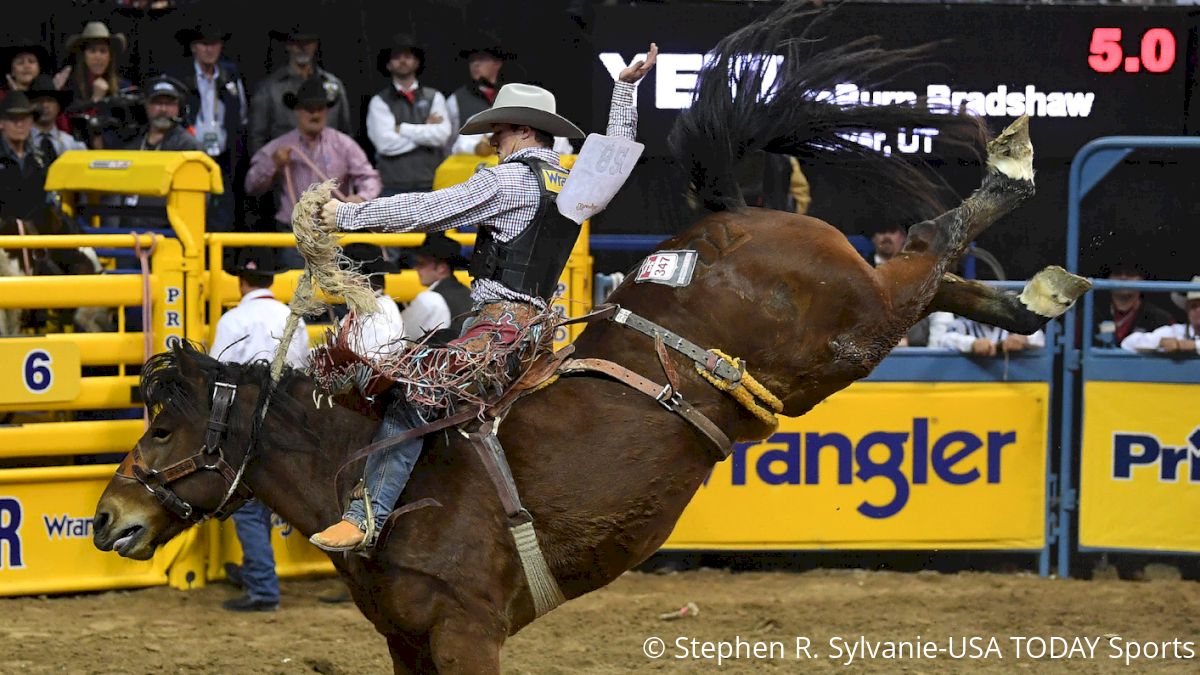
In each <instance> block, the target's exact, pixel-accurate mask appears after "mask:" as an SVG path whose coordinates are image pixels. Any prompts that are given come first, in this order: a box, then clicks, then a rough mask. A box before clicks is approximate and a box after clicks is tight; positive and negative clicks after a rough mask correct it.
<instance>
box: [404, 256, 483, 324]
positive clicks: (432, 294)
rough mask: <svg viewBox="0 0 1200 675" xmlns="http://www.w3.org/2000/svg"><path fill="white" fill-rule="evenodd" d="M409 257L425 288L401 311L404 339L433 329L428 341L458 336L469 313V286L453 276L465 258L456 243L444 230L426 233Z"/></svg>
mask: <svg viewBox="0 0 1200 675" xmlns="http://www.w3.org/2000/svg"><path fill="white" fill-rule="evenodd" d="M408 257H409V261H410V263H411V265H412V268H413V269H414V270H416V272H417V279H418V280H419V281H420V282H421V285H422V286H425V287H426V288H425V290H423V291H421V292H420V293H418V294H417V297H415V298H413V301H412V302H410V303H408V306H407V307H405V308H404V311H403V312H402V313H401V315H402V317H403V319H404V339H406V340H411V341H414V342H415V341H417V340H420V339H422V338H423V337H424V336H425V335H426V334H427V333H430V332H433V333H434V334H433V336H432V337H430V338H429V342H428V343H427V344H429V345H430V346H434V347H440V346H444V345H445V344H446V343H447V342H449V341H451V340H453V339H454V338H456V337H458V336H459V334H460V333H461V332H462V325H463V321H465V320H466V318H467V316H468V315H469V314H470V312H471V304H472V303H471V289H469V288H467V287H466V286H464V285H463V284H462V283H461V282H460V281H459V280H458V278H457V277H455V276H454V270H456V269H466V267H467V259H466V258H464V257H463V256H462V247H461V246H460V245H459V243H458V242H456V241H454V240H453V239H451V238H449V237H447V236H446V235H445V233H443V232H436V233H434V234H429V235H426V236H425V243H424V244H422V245H421V246H420V248H416V249H413V250H412V251H411V252H410V253H409V254H408Z"/></svg>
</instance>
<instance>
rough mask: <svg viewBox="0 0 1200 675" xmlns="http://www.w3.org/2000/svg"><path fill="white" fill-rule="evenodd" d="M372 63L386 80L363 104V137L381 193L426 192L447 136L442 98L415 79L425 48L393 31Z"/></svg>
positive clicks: (429, 188)
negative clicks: (372, 154)
mask: <svg viewBox="0 0 1200 675" xmlns="http://www.w3.org/2000/svg"><path fill="white" fill-rule="evenodd" d="M378 65H379V70H380V71H381V72H382V73H383V74H385V75H388V76H389V78H390V80H391V81H390V82H389V83H388V85H387V86H386V87H384V88H383V89H382V90H381V91H380V92H379V93H378V94H375V95H374V96H372V97H371V103H370V104H369V105H368V106H367V137H368V138H370V139H371V143H372V144H373V145H374V146H375V163H376V166H377V167H378V168H379V177H380V179H381V180H382V181H383V193H382V194H383V196H385V197H387V196H390V195H394V194H399V193H401V192H428V191H429V190H432V189H433V174H434V172H435V171H437V167H438V165H439V164H441V162H442V157H443V155H444V153H443V147H444V146H445V145H446V141H448V140H449V139H450V121H449V113H448V112H447V110H446V99H445V97H444V96H442V92H440V91H438V90H436V89H434V88H432V87H426V86H422V85H421V84H420V83H418V82H417V76H418V75H420V74H421V72H422V71H423V70H424V69H425V50H424V49H422V48H421V47H419V46H417V44H416V41H415V40H413V39H412V38H411V37H409V36H407V35H403V34H400V35H395V36H393V37H392V44H391V46H390V47H388V48H386V49H383V50H380V52H379V58H378Z"/></svg>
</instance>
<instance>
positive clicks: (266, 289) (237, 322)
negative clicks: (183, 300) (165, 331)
mask: <svg viewBox="0 0 1200 675" xmlns="http://www.w3.org/2000/svg"><path fill="white" fill-rule="evenodd" d="M277 270H278V268H277V266H276V264H275V255H274V251H273V250H272V249H270V248H258V247H246V248H243V249H239V250H238V256H237V262H236V264H235V265H234V271H235V273H236V274H237V276H238V289H239V290H240V291H241V293H242V301H241V302H240V303H238V306H237V307H234V308H233V309H231V310H229V311H228V312H226V313H225V315H224V316H222V317H221V320H220V321H218V322H217V334H216V337H214V338H213V343H212V347H211V348H210V349H209V354H210V355H212V356H213V357H214V358H216V359H218V360H220V361H225V362H233V363H249V362H251V361H256V360H259V359H263V360H268V361H269V360H270V359H271V358H273V357H274V356H275V349H276V347H277V346H278V345H279V340H280V338H281V337H282V336H283V330H284V325H285V324H286V323H287V318H288V314H289V312H290V310H289V309H288V306H287V305H285V304H283V303H282V302H279V301H278V300H276V299H275V296H274V295H272V294H271V284H272V283H273V282H274V280H275V272H276V271H277ZM285 358H286V362H287V364H288V365H289V366H291V367H293V368H303V367H304V366H305V365H306V364H307V362H308V333H307V332H306V330H305V326H304V322H303V321H301V322H300V324H299V325H298V326H297V327H296V332H295V333H294V334H293V335H292V341H291V343H290V344H289V345H288V350H287V356H286V357H285ZM233 524H234V526H235V527H236V528H237V535H238V540H239V541H240V542H241V544H242V565H241V568H240V569H239V568H238V567H237V566H235V565H232V564H227V565H226V573H227V575H228V576H230V577H232V578H240V581H241V584H242V586H243V587H244V588H245V591H246V594H245V595H244V596H242V597H240V598H234V599H231V600H226V601H225V602H224V603H223V604H222V606H223V607H224V608H225V609H228V610H231V611H235V612H273V611H275V610H276V609H278V608H279V577H278V576H277V575H276V574H275V552H274V550H272V548H271V511H270V510H269V509H268V508H267V507H265V506H263V504H262V502H260V501H258V500H257V499H252V500H250V501H249V502H247V503H246V504H245V505H244V506H242V508H240V509H238V510H237V511H235V512H234V513H233ZM231 568H232V569H231Z"/></svg>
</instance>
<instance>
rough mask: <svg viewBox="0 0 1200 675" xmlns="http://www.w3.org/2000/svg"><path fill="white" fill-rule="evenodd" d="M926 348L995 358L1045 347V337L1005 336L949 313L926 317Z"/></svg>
mask: <svg viewBox="0 0 1200 675" xmlns="http://www.w3.org/2000/svg"><path fill="white" fill-rule="evenodd" d="M929 346H930V347H932V348H934V349H952V350H954V351H957V352H962V353H963V354H973V355H975V356H995V355H996V354H1007V353H1011V352H1021V351H1026V350H1030V349H1041V348H1042V347H1045V346H1046V334H1045V333H1044V332H1042V331H1040V330H1039V331H1037V332H1036V333H1034V334H1032V335H1028V336H1026V335H1020V334H1017V333H1009V332H1008V331H1006V330H1004V329H1003V328H999V327H997V326H989V325H988V324H986V323H980V322H978V321H974V320H971V319H967V318H965V317H961V316H957V315H955V314H951V313H950V312H934V313H932V314H930V315H929Z"/></svg>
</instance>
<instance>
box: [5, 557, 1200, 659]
mask: <svg viewBox="0 0 1200 675" xmlns="http://www.w3.org/2000/svg"><path fill="white" fill-rule="evenodd" d="M336 584H337V582H335V581H333V580H331V579H319V580H307V581H285V582H284V584H283V608H282V609H281V610H280V611H279V612H277V613H274V614H248V615H247V614H234V613H230V612H226V611H224V610H222V609H221V607H220V603H221V601H222V600H224V599H226V598H229V597H233V596H234V590H233V589H232V588H231V587H229V586H226V585H223V584H219V585H213V586H209V587H208V588H205V589H203V590H199V591H193V592H187V593H185V592H179V591H173V590H169V589H166V588H155V589H147V590H141V591H127V592H113V593H102V594H91V595H81V596H74V597H58V598H54V597H52V598H18V599H4V600H0V616H2V617H3V621H0V650H2V651H3V654H2V655H0V672H4V673H164V672H171V673H304V672H321V673H378V672H391V666H390V661H389V660H388V657H387V650H386V648H385V646H384V643H383V640H382V639H381V638H380V637H378V635H377V634H375V632H374V630H373V629H372V627H371V626H370V624H368V623H367V621H366V620H365V619H364V618H363V617H362V616H361V615H360V614H359V613H358V611H357V610H356V609H354V607H353V606H352V605H328V604H324V603H321V602H318V601H317V600H316V596H317V595H319V594H322V593H325V592H329V591H331V590H333V589H335V588H336ZM688 602H694V603H696V605H697V606H698V607H699V608H700V613H699V615H697V616H696V617H695V618H689V619H683V620H678V621H671V622H666V621H661V620H660V619H659V618H658V615H659V614H660V613H663V612H666V611H669V610H672V609H675V608H678V607H680V606H682V605H685V604H686V603H688ZM1198 616H1200V583H1195V582H1187V581H1180V580H1178V578H1175V579H1157V580H1153V581H1148V582H1129V581H1117V580H1115V579H1113V580H1097V581H1075V580H1069V581H1061V580H1048V579H1040V578H1038V577H1036V576H1032V575H1027V574H989V573H957V574H940V573H935V572H919V573H896V572H868V571H860V570H846V571H841V570H838V571H830V570H817V571H810V572H805V573H788V572H749V573H730V572H727V571H717V570H707V569H702V570H698V571H692V572H683V573H675V574H669V575H654V574H642V573H629V574H626V575H625V576H623V577H622V578H621V579H619V580H617V582H616V583H614V584H612V585H611V586H609V587H608V588H605V589H603V590H601V591H599V592H597V593H592V594H591V595H588V596H586V597H584V598H582V599H580V600H576V601H574V602H571V603H569V604H567V605H566V606H564V607H562V608H559V609H558V610H556V611H555V612H553V613H552V614H551V615H550V616H548V617H546V618H544V619H542V620H540V621H538V622H537V623H535V624H534V625H533V626H531V627H529V628H527V629H525V630H524V631H523V632H521V633H520V634H519V635H517V636H516V637H514V638H512V639H510V640H509V642H508V645H507V647H506V650H505V653H504V671H505V672H506V673H523V674H524V673H530V674H533V673H536V674H538V675H541V674H545V673H550V674H554V673H562V674H567V673H621V672H630V671H636V672H647V671H650V672H751V671H758V670H767V671H775V672H783V671H785V670H786V671H797V670H801V669H803V670H806V671H812V672H839V671H845V672H863V671H864V670H865V671H866V672H879V673H895V672H922V673H930V672H933V673H945V672H978V671H984V672H1010V671H1022V672H1049V671H1053V672H1114V673H1115V672H1171V673H1184V672H1196V671H1197V663H1198V662H1200V658H1196V659H1192V660H1191V661H1186V660H1184V661H1176V660H1167V661H1163V660H1158V661H1153V662H1150V661H1141V662H1135V663H1134V664H1133V665H1132V666H1131V667H1129V668H1126V667H1124V666H1123V664H1122V662H1121V661H1119V660H1110V659H1108V658H1106V654H1107V651H1106V647H1105V645H1106V644H1107V639H1105V640H1102V642H1101V646H1100V647H1099V648H1098V649H1097V657H1098V658H1097V659H1095V660H1092V661H1083V660H1079V659H1075V660H1072V661H1053V662H1051V661H1048V660H1043V661H1036V660H1029V659H1024V660H1017V659H1016V658H1015V655H1014V653H1013V651H1014V649H1013V647H1012V645H1011V643H1010V642H1009V641H1008V638H1009V636H1043V637H1049V636H1068V637H1074V636H1105V635H1109V634H1116V635H1121V636H1123V637H1124V638H1127V639H1136V640H1139V641H1146V640H1160V641H1162V640H1166V641H1169V640H1172V639H1174V638H1180V639H1182V640H1192V641H1194V642H1200V619H1198V618H1197V617H1198ZM797 635H802V636H808V637H810V638H811V639H812V641H813V643H814V649H813V651H814V652H815V653H817V654H820V658H816V659H812V660H810V661H805V662H804V663H797V662H796V661H795V660H794V659H791V658H788V659H784V660H778V659H777V660H774V661H771V660H756V661H747V660H740V661H732V662H726V663H725V665H724V666H723V667H721V668H718V667H717V666H716V664H715V663H714V662H711V661H710V662H703V661H693V660H676V659H672V658H670V656H671V655H672V654H671V652H670V651H669V652H668V655H667V657H664V658H661V659H658V660H650V659H648V658H647V657H646V656H644V655H643V653H642V647H643V643H644V641H645V640H646V639H647V638H648V637H651V636H658V637H662V638H663V639H665V640H666V641H667V643H668V650H673V649H674V646H673V645H674V641H675V639H676V637H678V636H687V637H689V638H690V637H694V638H696V639H698V640H714V641H715V640H733V639H734V637H735V636H741V637H742V638H743V639H746V640H768V641H769V640H779V641H783V642H785V643H787V644H789V645H791V644H792V643H793V642H794V637H795V636H797ZM859 635H865V636H866V637H867V638H868V639H871V640H889V639H890V640H912V639H914V638H916V636H918V635H919V636H922V637H923V638H931V639H938V640H943V641H944V640H945V638H948V637H950V636H964V635H965V636H971V635H978V636H998V637H1000V639H1001V645H1002V649H1003V650H1004V659H1002V660H1001V659H999V658H995V657H993V658H990V659H988V660H984V661H973V662H968V661H954V660H950V659H947V658H940V659H936V660H910V661H903V662H890V661H883V660H876V661H872V662H868V663H866V664H865V666H866V667H865V668H862V667H861V666H862V665H864V664H861V663H856V664H854V666H852V667H850V668H846V667H844V666H842V665H841V664H840V663H839V662H838V661H834V660H832V659H830V658H828V655H827V654H821V649H822V648H824V649H825V650H826V651H828V640H829V638H830V637H832V636H844V637H846V638H849V639H856V638H857V637H858V636H859ZM1197 651H1198V654H1197V657H1200V649H1198V650H1197ZM789 656H790V655H789ZM798 666H800V667H799V668H798Z"/></svg>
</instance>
